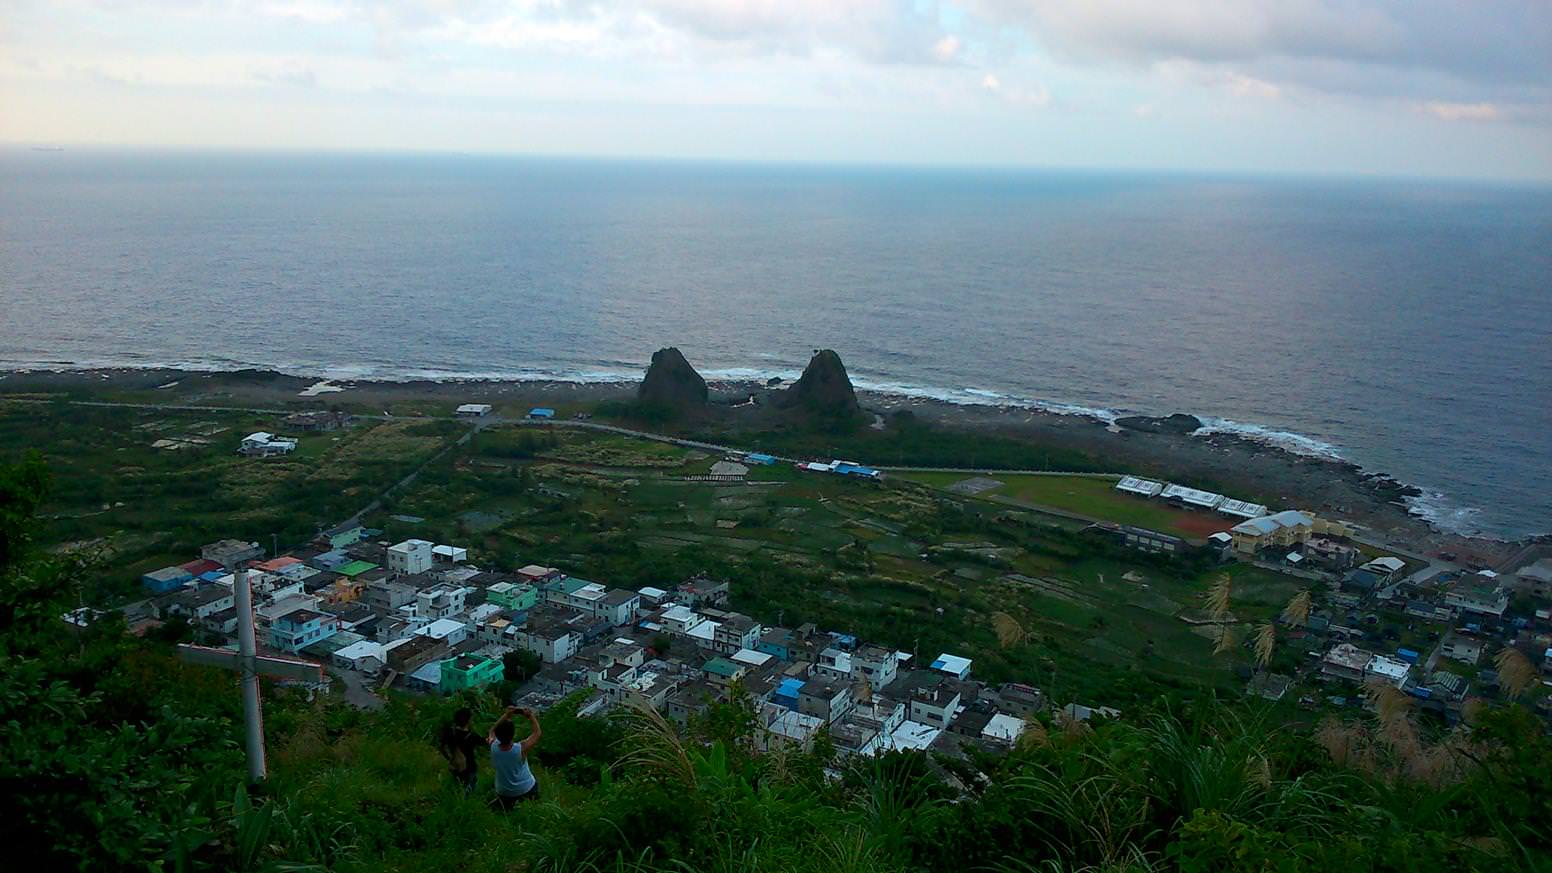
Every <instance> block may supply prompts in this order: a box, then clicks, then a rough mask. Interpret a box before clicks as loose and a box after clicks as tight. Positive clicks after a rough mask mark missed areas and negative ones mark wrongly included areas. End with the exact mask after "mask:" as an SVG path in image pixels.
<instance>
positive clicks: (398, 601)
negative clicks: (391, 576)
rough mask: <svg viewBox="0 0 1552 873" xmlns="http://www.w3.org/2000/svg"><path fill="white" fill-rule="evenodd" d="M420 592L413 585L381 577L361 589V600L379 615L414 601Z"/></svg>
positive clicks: (396, 609)
mask: <svg viewBox="0 0 1552 873" xmlns="http://www.w3.org/2000/svg"><path fill="white" fill-rule="evenodd" d="M418 593H419V592H418V591H417V590H416V589H415V586H413V585H407V584H405V583H403V582H391V581H389V580H387V579H379V580H377V581H376V582H372V583H370V584H368V585H367V586H366V587H365V588H363V589H362V590H361V602H362V603H364V604H366V605H367V607H368V608H370V609H371V610H372V611H373V612H375V613H377V614H378V615H389V614H392V613H395V612H398V610H399V608H400V607H402V606H407V605H409V604H411V603H414V602H415V595H416V594H418Z"/></svg>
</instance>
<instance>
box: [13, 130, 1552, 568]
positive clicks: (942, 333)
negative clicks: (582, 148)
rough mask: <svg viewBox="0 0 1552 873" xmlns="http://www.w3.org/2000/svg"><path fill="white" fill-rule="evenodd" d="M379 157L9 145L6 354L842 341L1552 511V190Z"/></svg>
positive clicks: (931, 389) (503, 366)
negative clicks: (1551, 282) (1544, 353)
mask: <svg viewBox="0 0 1552 873" xmlns="http://www.w3.org/2000/svg"><path fill="white" fill-rule="evenodd" d="M190 154H195V155H198V156H200V158H199V159H198V160H182V159H181V158H182V157H186V156H187V155H190ZM370 155H371V157H372V158H373V159H372V160H362V159H360V158H361V154H360V153H356V152H335V153H328V154H317V153H301V152H278V151H255V152H238V151H224V150H210V149H198V150H168V149H146V150H124V149H113V148H107V147H103V148H100V149H97V148H93V149H82V150H74V149H70V148H67V149H66V151H64V152H47V153H45V152H31V151H10V150H0V180H4V183H5V186H6V187H7V188H8V189H9V191H10V193H11V194H12V196H10V197H8V198H3V199H4V201H5V202H4V203H0V240H4V241H6V242H5V243H4V244H0V300H3V301H5V302H6V308H7V310H8V311H9V312H10V313H11V314H12V317H10V318H8V319H7V320H8V321H9V322H10V324H9V325H7V326H3V327H0V367H6V368H12V369H16V368H27V367H34V368H40V369H48V368H67V369H70V368H82V369H90V368H96V367H120V366H128V367H141V368H154V367H157V366H170V367H172V368H176V369H201V368H210V369H239V368H245V367H253V368H259V369H273V370H277V371H280V372H287V373H291V374H293V375H307V376H311V377H324V376H332V377H334V378H341V379H345V378H356V379H375V380H394V379H413V378H426V379H455V378H485V379H516V380H535V379H555V380H559V381H626V380H629V379H633V378H639V376H640V373H641V371H642V369H643V368H644V367H645V363H646V357H647V356H648V355H649V354H650V353H651V351H652V350H653V349H655V348H658V347H659V346H663V345H677V346H679V347H680V348H682V349H683V350H684V351H685V353H686V355H687V356H688V357H689V358H690V360H691V362H692V363H693V364H695V365H696V366H697V368H699V369H700V370H701V371H702V372H703V373H704V374H706V375H707V376H708V378H716V376H717V374H719V373H734V372H741V373H748V374H750V378H753V379H764V378H769V377H770V376H782V377H783V378H792V377H794V376H795V375H796V374H797V372H798V371H799V370H800V369H801V367H802V365H803V363H804V362H805V361H806V359H807V354H808V352H809V351H810V350H811V349H812V348H815V347H820V346H824V347H833V348H836V349H837V351H839V352H840V353H841V355H842V357H843V359H844V360H845V361H846V363H847V366H848V368H849V369H850V370H851V372H852V374H853V378H854V380H855V381H856V382H857V384H858V386H859V387H860V388H864V389H866V390H872V391H877V392H879V393H889V394H898V395H902V396H921V397H930V398H933V399H939V400H945V401H947V402H957V403H972V404H978V405H993V406H996V405H1004V406H1006V405H1013V406H1018V405H1027V406H1029V407H1030V408H1037V409H1046V410H1049V411H1057V412H1060V411H1070V412H1074V413H1078V414H1088V415H1095V416H1097V417H1101V418H1104V417H1106V416H1109V417H1110V418H1113V417H1114V416H1116V415H1120V414H1149V415H1153V414H1159V415H1162V414H1169V413H1173V412H1186V413H1190V414H1193V415H1196V416H1198V417H1199V418H1201V419H1203V421H1204V422H1206V423H1209V424H1211V425H1212V426H1214V427H1219V428H1221V429H1224V430H1230V431H1233V432H1239V433H1243V434H1244V435H1247V436H1251V437H1252V438H1258V439H1263V440H1266V441H1268V442H1272V443H1273V444H1279V441H1281V444H1284V445H1285V447H1291V448H1294V449H1295V450H1299V451H1302V452H1304V453H1307V454H1318V455H1322V456H1327V457H1337V458H1340V459H1342V460H1345V461H1348V462H1351V463H1354V464H1357V465H1359V466H1360V467H1362V468H1363V469H1365V470H1369V471H1373V472H1377V473H1384V474H1386V475H1390V476H1393V477H1395V478H1396V479H1398V480H1399V481H1403V482H1406V483H1408V484H1412V485H1415V486H1416V487H1418V488H1420V489H1422V490H1423V491H1424V492H1425V496H1424V497H1423V498H1420V499H1419V501H1417V504H1416V508H1417V509H1418V510H1419V512H1421V513H1422V514H1424V515H1425V516H1427V517H1429V518H1430V520H1432V521H1434V522H1435V523H1436V524H1438V525H1439V526H1440V527H1441V528H1443V529H1446V530H1452V531H1457V532H1462V533H1474V534H1481V535H1488V536H1494V537H1500V538H1505V539H1516V538H1520V537H1523V536H1527V535H1533V534H1540V533H1546V532H1549V531H1552V501H1548V499H1547V498H1546V497H1545V495H1546V494H1547V493H1549V492H1552V471H1549V470H1547V465H1546V464H1545V457H1544V455H1545V450H1544V448H1543V447H1542V446H1543V443H1544V437H1543V436H1540V435H1544V434H1545V433H1547V432H1552V413H1549V412H1548V411H1547V410H1546V408H1545V407H1546V406H1547V404H1546V403H1544V399H1545V398H1546V397H1548V396H1552V375H1549V373H1548V368H1546V367H1544V366H1537V363H1536V361H1537V354H1538V352H1537V349H1544V348H1545V347H1546V346H1545V343H1546V342H1547V341H1548V340H1549V339H1552V300H1549V297H1548V295H1547V294H1546V293H1545V291H1546V290H1547V289H1546V281H1547V280H1546V277H1547V276H1548V275H1552V255H1549V254H1548V253H1547V252H1546V251H1544V250H1543V249H1539V248H1538V247H1537V246H1536V245H1535V241H1536V240H1538V239H1541V240H1545V239H1546V238H1548V235H1549V234H1552V196H1548V195H1549V194H1552V189H1549V190H1543V187H1544V186H1541V185H1538V184H1535V183H1529V184H1528V185H1524V186H1517V185H1513V184H1509V183H1504V182H1497V181H1485V182H1477V181H1469V182H1467V181H1449V182H1441V181H1440V180H1405V179H1399V178H1390V177H1382V178H1371V177H1337V176H1328V177H1319V178H1314V179H1310V178H1304V177H1300V176H1291V175H1276V176H1271V177H1267V176H1250V175H1245V174H1237V173H1212V174H1206V173H1191V172H1189V171H1179V172H1162V173H1159V172H1148V171H1130V170H1116V171H1110V170H1080V169H1060V168H1057V169H1036V168H1000V169H998V168H985V167H977V168H960V169H954V168H945V167H903V168H900V167H896V168H891V167H884V166H873V167H871V168H858V167H854V166H848V165H776V164H764V163H750V162H718V163H709V164H708V163H705V162H700V161H688V160H685V161H659V160H654V159H636V160H621V159H612V158H587V157H583V158H548V157H529V156H515V155H470V156H450V155H438V154H434V153H370ZM82 313H90V314H91V315H90V317H82V315H81V314H82ZM1327 374H1329V376H1328V375H1327Z"/></svg>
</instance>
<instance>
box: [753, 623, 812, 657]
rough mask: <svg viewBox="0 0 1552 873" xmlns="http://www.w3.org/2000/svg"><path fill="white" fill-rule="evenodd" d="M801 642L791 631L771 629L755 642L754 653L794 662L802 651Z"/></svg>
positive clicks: (782, 628)
mask: <svg viewBox="0 0 1552 873" xmlns="http://www.w3.org/2000/svg"><path fill="white" fill-rule="evenodd" d="M802 647H803V641H802V640H801V639H800V638H798V636H797V635H796V634H794V633H793V632H792V631H791V630H788V629H787V628H784V627H773V628H770V629H768V630H766V632H765V633H763V634H761V635H760V638H759V639H758V640H756V641H755V644H754V649H755V651H759V652H764V653H766V654H767V655H774V656H775V657H777V658H780V659H781V660H783V661H795V660H797V659H798V657H797V656H798V653H799V652H801V651H802Z"/></svg>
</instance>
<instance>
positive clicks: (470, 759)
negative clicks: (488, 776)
mask: <svg viewBox="0 0 1552 873" xmlns="http://www.w3.org/2000/svg"><path fill="white" fill-rule="evenodd" d="M473 717H474V713H473V712H471V711H470V710H469V707H467V706H465V707H462V708H461V709H459V710H458V711H457V712H455V713H453V721H452V723H451V724H448V725H446V726H444V727H443V728H442V740H441V742H440V743H439V744H438V749H439V750H440V751H441V753H442V757H444V758H446V759H447V770H448V772H450V773H452V774H453V780H454V781H455V782H457V783H458V784H459V785H462V786H463V793H464V794H468V793H469V792H471V791H473V790H474V782H475V780H476V779H477V778H478V777H479V774H480V764H479V760H480V759H479V755H478V750H479V747H480V735H479V734H477V733H475V732H474V729H473V728H472V727H470V725H469V720H470V719H472V718H473Z"/></svg>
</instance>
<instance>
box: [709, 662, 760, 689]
mask: <svg viewBox="0 0 1552 873" xmlns="http://www.w3.org/2000/svg"><path fill="white" fill-rule="evenodd" d="M701 672H702V673H704V674H706V681H707V682H710V683H711V684H713V685H716V686H719V687H722V688H729V687H731V686H732V685H733V683H735V682H737V681H738V680H740V679H742V678H744V674H745V673H748V672H749V666H748V665H747V664H740V663H739V662H737V661H733V660H729V659H728V658H722V657H717V658H712V659H711V660H710V661H707V662H706V663H704V664H702V665H701Z"/></svg>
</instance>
